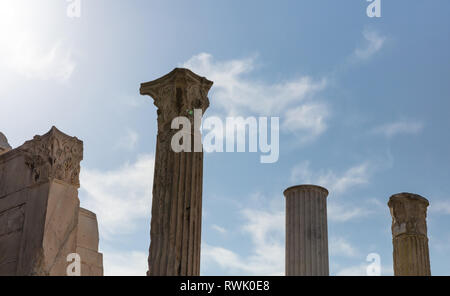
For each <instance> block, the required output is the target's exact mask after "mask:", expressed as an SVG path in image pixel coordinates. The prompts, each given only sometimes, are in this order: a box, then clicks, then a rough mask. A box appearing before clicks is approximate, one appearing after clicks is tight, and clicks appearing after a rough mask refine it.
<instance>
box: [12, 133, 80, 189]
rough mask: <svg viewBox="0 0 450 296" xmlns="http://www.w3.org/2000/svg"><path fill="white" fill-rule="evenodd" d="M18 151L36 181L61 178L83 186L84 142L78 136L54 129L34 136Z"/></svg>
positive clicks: (77, 185)
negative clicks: (81, 177)
mask: <svg viewBox="0 0 450 296" xmlns="http://www.w3.org/2000/svg"><path fill="white" fill-rule="evenodd" d="M17 150H19V151H20V152H22V153H24V154H25V162H26V165H27V166H28V167H29V168H30V169H31V170H32V174H33V181H34V182H36V183H37V182H40V181H43V180H49V179H58V180H61V181H64V182H66V183H69V184H72V185H74V186H76V187H80V178H79V176H80V162H81V160H83V142H82V141H80V140H79V139H77V138H76V137H70V136H68V135H66V134H64V133H63V132H61V131H60V130H58V129H57V128H56V127H54V126H53V127H52V128H51V129H50V131H49V132H48V133H46V134H45V135H43V136H35V137H34V138H33V140H30V141H27V142H25V144H23V145H22V146H20V147H18V148H17Z"/></svg>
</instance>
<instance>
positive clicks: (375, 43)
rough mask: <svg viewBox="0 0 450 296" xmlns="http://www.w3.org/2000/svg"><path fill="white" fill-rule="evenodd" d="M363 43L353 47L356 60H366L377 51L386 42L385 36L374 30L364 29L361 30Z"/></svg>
mask: <svg viewBox="0 0 450 296" xmlns="http://www.w3.org/2000/svg"><path fill="white" fill-rule="evenodd" d="M363 36H364V45H363V46H361V47H358V48H357V49H355V52H354V57H355V59H356V60H367V59H369V58H371V57H372V56H373V55H375V54H376V53H377V52H379V51H380V50H381V49H382V48H383V45H384V44H385V42H386V37H385V36H382V35H381V34H380V33H379V32H377V31H375V30H370V29H366V30H364V31H363Z"/></svg>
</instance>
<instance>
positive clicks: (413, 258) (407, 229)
mask: <svg viewBox="0 0 450 296" xmlns="http://www.w3.org/2000/svg"><path fill="white" fill-rule="evenodd" d="M428 205H429V202H428V200H427V199H426V198H424V197H422V196H420V195H417V194H412V193H399V194H395V195H393V196H391V198H390V199H389V203H388V206H389V209H390V211H391V215H392V243H393V245H394V252H393V256H394V274H395V275H397V276H429V275H431V270H430V255H429V250H428V237H427V221H426V218H427V207H428Z"/></svg>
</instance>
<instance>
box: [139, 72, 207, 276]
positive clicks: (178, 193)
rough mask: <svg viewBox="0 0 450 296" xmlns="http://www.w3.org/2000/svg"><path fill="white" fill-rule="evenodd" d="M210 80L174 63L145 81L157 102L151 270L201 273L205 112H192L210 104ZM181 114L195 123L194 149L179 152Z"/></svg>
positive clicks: (145, 87) (147, 92) (144, 88)
mask: <svg viewBox="0 0 450 296" xmlns="http://www.w3.org/2000/svg"><path fill="white" fill-rule="evenodd" d="M212 84H213V82H211V81H209V80H207V79H206V78H204V77H200V76H198V75H196V74H195V73H193V72H192V71H190V70H188V69H181V68H176V69H174V70H173V71H172V72H170V73H169V74H167V75H165V76H163V77H161V78H159V79H157V80H154V81H151V82H147V83H143V84H142V85H141V89H140V92H141V94H142V95H150V96H151V97H152V98H153V99H154V104H155V106H156V107H158V111H157V114H158V136H157V144H156V156H155V174H154V180H153V203H152V221H151V231H150V236H151V242H150V250H149V257H148V264H149V270H148V272H147V275H168V276H198V275H200V243H201V223H202V186H203V152H198V147H199V146H198V145H200V147H201V136H200V122H199V120H201V117H200V118H195V120H194V117H197V116H194V115H196V114H198V110H201V111H202V114H203V113H204V112H205V110H206V109H207V108H208V106H209V99H208V97H207V95H208V92H209V89H210V88H211V86H212ZM195 110H197V111H195ZM179 116H184V117H186V118H188V119H189V122H190V124H191V133H190V138H191V144H190V146H191V148H192V149H191V151H192V152H186V151H183V152H178V153H177V152H174V150H173V148H172V146H171V142H172V138H173V136H174V135H175V134H176V133H178V132H179V130H176V129H172V128H171V123H172V120H173V119H174V118H176V117H179ZM194 148H197V149H194Z"/></svg>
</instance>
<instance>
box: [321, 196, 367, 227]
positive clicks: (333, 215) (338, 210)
mask: <svg viewBox="0 0 450 296" xmlns="http://www.w3.org/2000/svg"><path fill="white" fill-rule="evenodd" d="M327 212H328V219H329V220H330V221H333V222H347V221H350V220H353V219H358V218H361V217H366V216H367V215H368V214H371V213H372V212H371V211H370V210H369V209H367V208H365V207H360V206H355V205H347V204H343V203H342V202H340V203H337V202H334V201H329V203H328V207H327Z"/></svg>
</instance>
